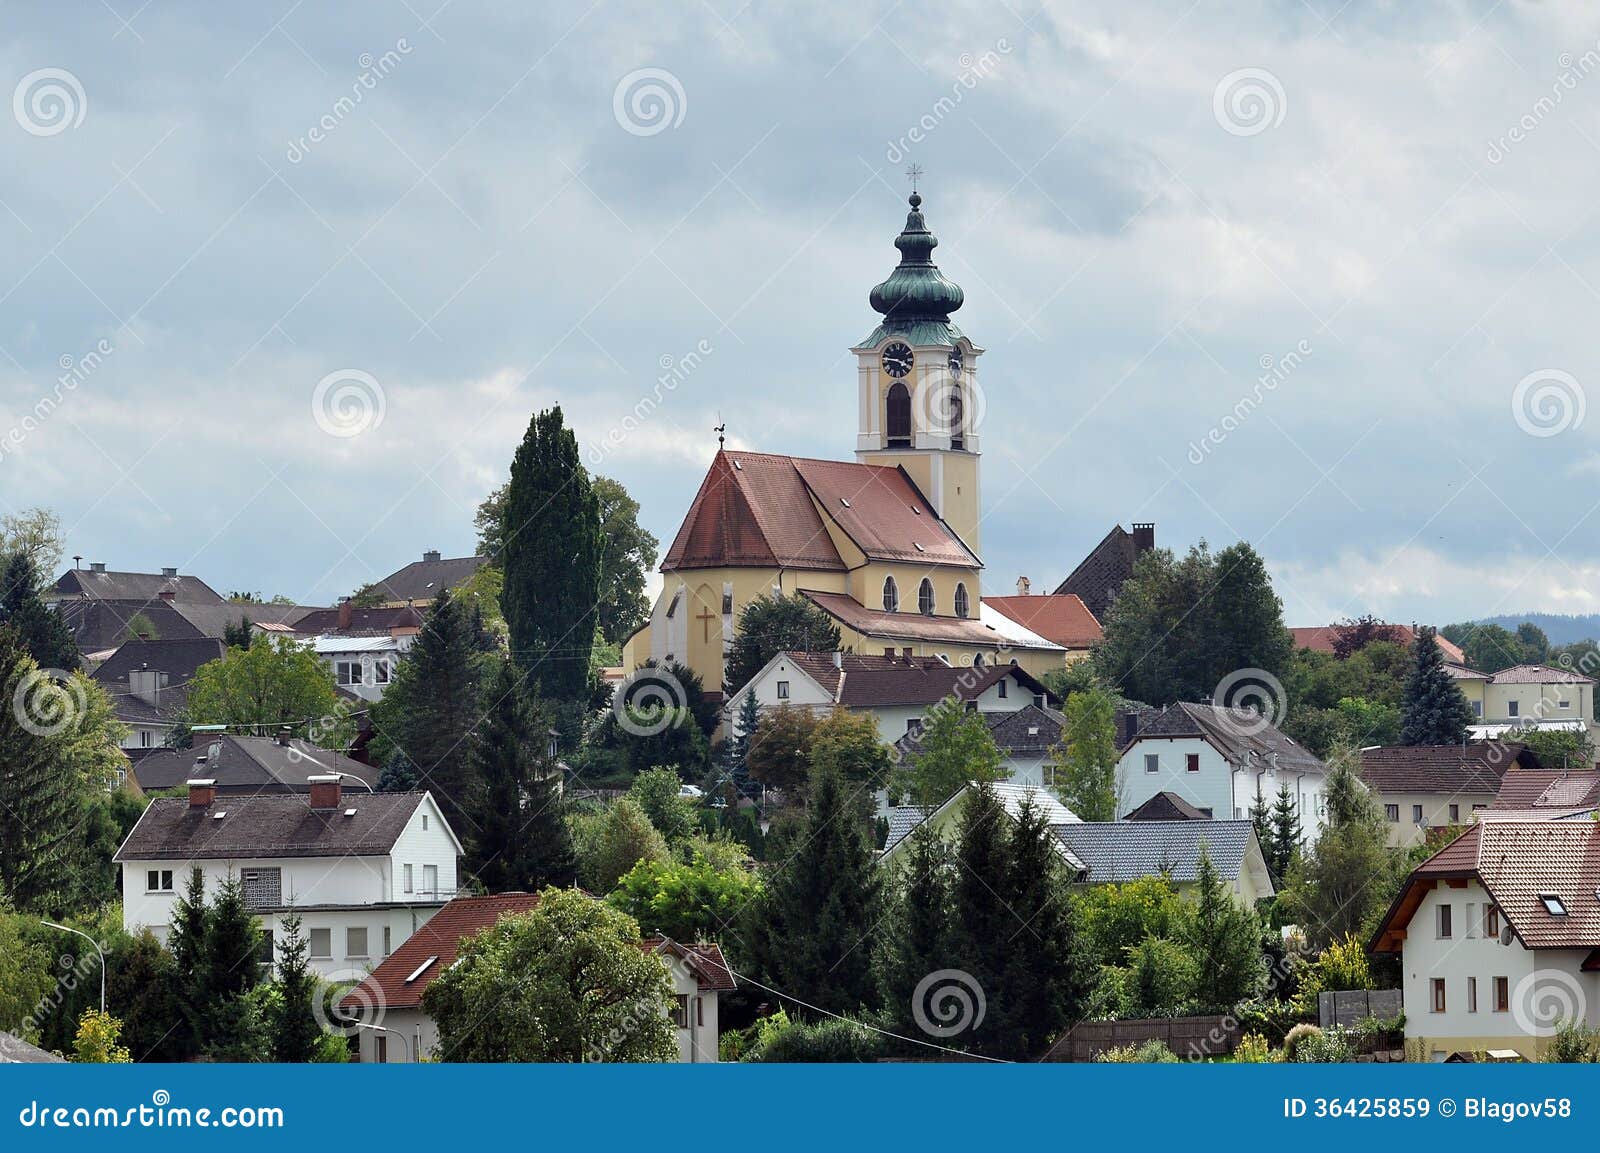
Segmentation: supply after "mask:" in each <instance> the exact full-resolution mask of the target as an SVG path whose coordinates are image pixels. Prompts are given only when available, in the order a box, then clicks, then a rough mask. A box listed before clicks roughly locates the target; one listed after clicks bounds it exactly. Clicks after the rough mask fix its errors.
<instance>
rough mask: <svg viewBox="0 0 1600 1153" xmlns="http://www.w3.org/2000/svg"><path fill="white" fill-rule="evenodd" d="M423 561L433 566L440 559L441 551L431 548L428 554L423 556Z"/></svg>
mask: <svg viewBox="0 0 1600 1153" xmlns="http://www.w3.org/2000/svg"><path fill="white" fill-rule="evenodd" d="M422 559H423V561H424V562H426V563H429V564H431V563H432V562H434V561H436V560H438V559H439V550H438V549H436V548H430V549H429V550H428V551H427V552H425V553H423V554H422Z"/></svg>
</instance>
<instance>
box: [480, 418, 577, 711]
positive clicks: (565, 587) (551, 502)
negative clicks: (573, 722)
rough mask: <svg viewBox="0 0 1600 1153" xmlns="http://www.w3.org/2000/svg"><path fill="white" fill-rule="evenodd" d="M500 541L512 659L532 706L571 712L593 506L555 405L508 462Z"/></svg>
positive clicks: (535, 423)
mask: <svg viewBox="0 0 1600 1153" xmlns="http://www.w3.org/2000/svg"><path fill="white" fill-rule="evenodd" d="M502 533H503V536H502V540H501V549H500V560H501V563H502V566H503V568H504V570H505V587H504V589H503V591H502V593H501V599H500V603H501V607H502V608H503V609H504V611H505V617H506V625H507V627H508V628H509V629H510V630H511V653H512V656H513V657H514V658H515V660H516V662H517V664H518V666H519V667H520V668H521V669H522V670H523V672H525V673H526V674H527V676H528V678H529V680H530V682H531V683H533V684H536V685H537V686H538V688H537V692H538V695H539V696H540V697H541V698H545V699H549V700H552V701H557V702H563V703H566V704H568V705H578V704H581V703H582V702H584V701H585V700H587V698H588V689H589V652H590V649H591V647H592V646H593V644H594V630H595V609H596V606H597V605H598V603H599V600H600V549H601V535H600V507H599V502H598V500H597V499H596V498H595V495H594V491H593V488H592V486H591V484H590V480H589V474H588V472H587V471H586V470H585V469H584V467H583V462H582V461H581V460H580V459H579V456H578V441H577V438H576V437H574V436H573V435H572V432H571V430H570V429H568V428H566V427H565V425H564V424H563V421H562V415H561V407H560V406H559V405H557V406H556V407H554V408H551V409H548V410H546V411H544V412H541V413H539V414H537V415H536V416H535V417H534V418H533V419H532V420H531V421H530V422H529V424H528V431H527V434H526V435H525V436H524V437H523V439H522V444H521V445H520V446H518V448H517V452H516V455H515V456H514V457H513V458H512V461H511V481H510V485H509V487H508V488H507V490H506V502H505V520H504V524H503V526H502Z"/></svg>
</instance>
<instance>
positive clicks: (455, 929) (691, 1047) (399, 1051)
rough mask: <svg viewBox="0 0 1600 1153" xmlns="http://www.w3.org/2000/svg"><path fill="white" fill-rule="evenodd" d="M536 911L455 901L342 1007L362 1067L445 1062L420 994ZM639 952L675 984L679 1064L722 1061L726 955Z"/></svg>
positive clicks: (491, 901) (696, 948)
mask: <svg viewBox="0 0 1600 1153" xmlns="http://www.w3.org/2000/svg"><path fill="white" fill-rule="evenodd" d="M538 903H539V896H538V894H537V893H499V894H495V895H493V896H484V897H457V898H456V899H455V900H453V901H451V902H450V903H449V904H447V905H446V906H445V907H444V908H443V909H441V910H440V911H439V914H438V916H436V917H435V918H434V919H433V920H432V921H430V922H429V923H428V924H427V925H426V926H424V927H423V928H422V929H421V930H420V931H419V932H417V933H416V934H415V935H414V936H413V937H411V938H410V939H409V940H407V941H406V942H405V943H404V944H403V945H401V946H400V947H399V948H397V949H396V950H395V951H394V953H393V955H392V956H390V957H389V958H388V959H387V960H385V961H384V962H383V963H382V964H381V965H379V966H378V967H377V968H376V969H374V970H373V971H372V973H371V975H370V976H368V977H367V978H366V979H365V980H364V981H362V982H361V984H359V985H358V986H356V987H355V988H354V989H352V990H351V991H350V992H349V993H348V994H347V995H346V996H345V997H344V999H343V1000H342V1001H341V1002H340V1008H341V1009H342V1010H343V1011H344V1012H345V1013H347V1014H349V1015H350V1017H351V1019H352V1020H355V1021H357V1022H359V1023H358V1024H356V1025H355V1026H353V1028H354V1029H355V1032H356V1034H357V1036H358V1037H359V1040H360V1056H361V1060H362V1061H372V1062H377V1063H380V1064H382V1063H386V1062H387V1063H390V1064H395V1063H399V1062H405V1061H416V1060H419V1059H427V1058H434V1059H437V1058H441V1057H445V1056H448V1055H447V1054H442V1053H440V1051H439V1027H438V1026H437V1025H436V1024H435V1023H434V1020H433V1018H432V1017H430V1016H429V1015H428V1013H427V1012H426V1011H425V1010H424V1009H423V1008H422V995H423V993H424V992H426V991H427V988H428V986H429V985H430V984H432V983H433V981H434V979H435V978H437V977H438V976H439V974H440V973H443V972H445V971H446V970H447V969H449V968H450V967H451V966H452V965H454V964H455V963H456V958H457V956H458V954H459V952H460V949H461V943H462V942H463V941H464V940H466V939H467V938H468V937H472V936H475V935H477V934H478V933H481V932H483V931H484V930H485V929H488V928H490V927H491V926H493V925H494V924H495V923H496V922H497V921H499V920H500V918H501V917H503V916H506V915H510V914H516V913H526V912H528V911H529V910H531V909H533V908H534V907H535V906H537V905H538ZM639 947H640V948H641V949H643V950H645V951H646V952H649V953H653V954H655V955H656V956H658V957H660V958H661V962H662V964H663V965H665V966H666V968H667V974H668V976H669V977H670V978H671V979H672V987H673V1006H672V1009H671V1010H670V1012H671V1016H672V1020H673V1024H674V1026H675V1030H676V1034H677V1044H678V1060H680V1061H683V1062H702V1063H703V1062H712V1061H715V1060H717V1038H718V1029H719V1024H718V1020H719V1014H718V1008H719V998H720V996H721V994H722V993H724V992H729V991H731V990H732V989H734V988H735V982H734V977H733V971H732V970H731V969H729V968H728V964H727V962H726V961H725V960H723V957H722V950H721V949H720V948H718V947H717V946H716V945H714V944H694V945H680V944H678V943H677V942H676V941H672V940H668V939H667V938H664V937H652V938H648V939H646V940H644V941H641V942H640V943H639ZM593 1059H594V1060H596V1061H604V1060H605V1059H606V1057H605V1043H604V1039H603V1038H602V1039H599V1040H598V1041H597V1043H596V1046H595V1052H594V1054H593Z"/></svg>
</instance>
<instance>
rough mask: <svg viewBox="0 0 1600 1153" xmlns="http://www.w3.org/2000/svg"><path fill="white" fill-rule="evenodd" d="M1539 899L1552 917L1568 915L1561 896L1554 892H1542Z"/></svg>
mask: <svg viewBox="0 0 1600 1153" xmlns="http://www.w3.org/2000/svg"><path fill="white" fill-rule="evenodd" d="M1539 900H1540V901H1542V902H1543V903H1544V911H1545V912H1547V913H1549V914H1550V915H1551V916H1552V917H1565V916H1566V915H1567V907H1566V905H1564V904H1562V902H1561V898H1560V897H1557V896H1555V895H1554V894H1553V893H1540V894H1539Z"/></svg>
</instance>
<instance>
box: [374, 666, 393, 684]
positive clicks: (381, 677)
mask: <svg viewBox="0 0 1600 1153" xmlns="http://www.w3.org/2000/svg"><path fill="white" fill-rule="evenodd" d="M372 683H373V684H375V685H386V684H388V683H389V662H388V661H373V662H372Z"/></svg>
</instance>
